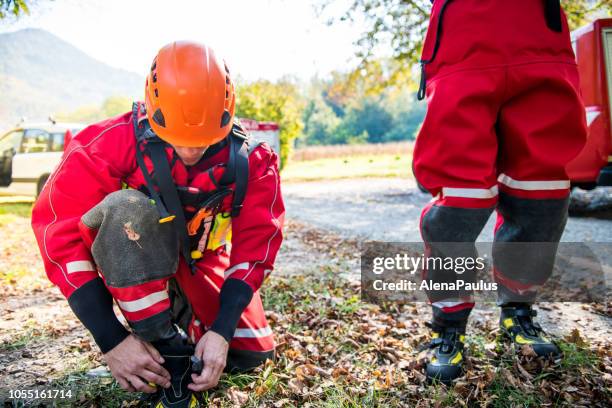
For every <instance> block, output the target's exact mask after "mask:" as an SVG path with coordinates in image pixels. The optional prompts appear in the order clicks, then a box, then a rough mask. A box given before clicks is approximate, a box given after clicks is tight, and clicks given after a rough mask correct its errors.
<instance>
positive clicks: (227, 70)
mask: <svg viewBox="0 0 612 408" xmlns="http://www.w3.org/2000/svg"><path fill="white" fill-rule="evenodd" d="M223 66H224V67H225V72H227V73H228V74H229V68H228V67H227V64H226V63H225V61H223Z"/></svg>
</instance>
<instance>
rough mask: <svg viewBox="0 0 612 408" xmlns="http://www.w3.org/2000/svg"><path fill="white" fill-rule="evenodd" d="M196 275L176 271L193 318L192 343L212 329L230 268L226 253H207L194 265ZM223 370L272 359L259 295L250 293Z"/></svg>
mask: <svg viewBox="0 0 612 408" xmlns="http://www.w3.org/2000/svg"><path fill="white" fill-rule="evenodd" d="M196 266H197V270H196V273H195V274H193V275H192V274H191V272H190V271H189V270H188V269H187V268H179V271H178V273H177V274H176V279H177V282H178V284H179V285H180V286H181V288H183V291H184V293H185V296H186V297H187V299H188V300H189V303H190V304H191V307H192V310H193V319H192V321H191V324H190V325H189V327H188V328H187V332H188V334H189V336H190V337H191V338H192V340H193V341H194V342H197V341H198V340H199V339H200V337H201V336H202V335H203V334H204V333H205V332H206V331H207V330H208V329H209V328H210V327H211V326H212V324H213V322H214V321H215V319H216V317H217V312H218V310H219V293H220V291H221V286H222V285H223V282H224V280H225V277H224V274H225V271H226V270H227V269H228V268H229V256H228V255H227V254H225V253H219V254H215V253H210V252H209V253H206V254H205V256H204V258H202V259H201V260H200V261H198V263H197V264H196ZM229 346H230V348H229V352H228V357H227V364H226V368H225V370H226V371H229V372H245V371H250V370H252V369H254V368H256V367H258V366H260V365H261V364H263V363H264V362H265V361H266V360H267V359H273V358H274V349H275V344H274V335H273V333H272V330H271V328H270V326H269V325H268V322H267V319H266V317H265V312H264V309H263V304H262V302H261V297H260V295H259V292H255V293H254V294H253V299H252V300H251V303H249V305H248V306H247V307H246V309H245V310H244V312H243V313H242V316H241V318H240V320H239V321H238V326H237V328H236V331H235V333H234V338H233V339H232V341H231V342H230V345H229Z"/></svg>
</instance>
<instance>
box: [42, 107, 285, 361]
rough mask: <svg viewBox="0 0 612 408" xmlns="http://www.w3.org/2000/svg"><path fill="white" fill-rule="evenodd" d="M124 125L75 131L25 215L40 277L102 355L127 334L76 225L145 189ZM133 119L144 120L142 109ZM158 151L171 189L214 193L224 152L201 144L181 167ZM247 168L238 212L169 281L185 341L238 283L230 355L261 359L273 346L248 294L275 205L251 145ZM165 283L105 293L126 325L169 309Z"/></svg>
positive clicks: (274, 192)
mask: <svg viewBox="0 0 612 408" xmlns="http://www.w3.org/2000/svg"><path fill="white" fill-rule="evenodd" d="M140 106H141V107H143V106H142V105H140ZM133 121H134V117H133V114H132V113H126V114H124V115H121V116H118V117H115V118H111V119H108V120H105V121H102V122H99V123H97V124H94V125H91V126H89V127H87V128H85V129H84V130H83V131H81V132H80V133H78V134H77V135H76V136H75V137H74V138H73V139H72V141H71V142H70V145H69V146H68V147H67V149H66V152H65V154H64V156H63V158H62V160H61V162H60V164H59V165H58V167H57V168H56V170H55V171H54V172H53V174H52V175H51V176H50V177H49V181H48V182H47V184H46V186H45V188H44V189H43V191H42V193H41V195H40V197H39V198H38V200H37V202H36V204H35V207H34V209H33V213H32V227H33V229H34V233H35V235H36V238H37V240H38V243H39V246H40V250H41V253H42V256H43V260H44V264H45V270H46V272H47V275H48V277H49V279H50V280H51V281H52V282H53V283H54V284H56V285H57V286H58V287H59V288H60V290H61V292H62V293H63V294H64V296H66V297H67V298H68V300H69V303H70V304H71V306H73V310H75V306H74V304H78V313H77V315H78V317H79V318H80V319H81V321H83V323H84V324H85V325H86V326H87V327H88V329H90V331H91V332H92V334H93V336H94V338H95V339H96V342H97V343H98V344H99V345H100V347H101V349H102V351H103V352H106V351H108V350H109V349H111V348H112V347H114V346H115V345H116V344H118V342H120V341H121V340H122V339H123V338H124V337H125V336H126V335H127V333H126V332H125V329H123V330H122V326H121V327H119V326H120V324H119V323H118V322H115V321H112V320H113V317H114V315H112V309H111V311H110V312H111V314H109V309H110V308H112V300H111V299H110V296H109V295H108V291H107V292H106V293H103V291H100V288H99V286H100V285H99V284H96V283H95V282H99V281H100V277H99V271H98V270H97V266H96V263H95V261H94V259H93V257H92V254H91V251H90V246H91V242H92V241H93V239H95V231H88V230H87V228H84V227H83V225H82V223H80V219H81V217H82V216H83V214H85V213H86V212H87V211H89V210H90V209H91V208H92V207H94V206H96V205H97V204H98V203H99V202H100V201H101V200H103V199H104V198H105V196H107V195H108V194H109V193H112V192H114V191H117V190H120V189H122V188H133V189H137V190H141V191H143V190H144V191H146V189H145V188H144V186H145V185H146V183H145V180H144V178H143V173H142V172H141V170H140V169H139V167H138V165H137V162H136V146H137V144H136V137H135V130H134V122H133ZM138 121H139V122H141V121H146V117H145V116H144V114H143V113H142V110H141V111H140V114H139V118H138ZM228 137H229V136H228ZM166 154H167V158H168V161H169V163H170V165H171V174H172V178H173V179H174V182H175V184H176V186H177V187H190V188H191V189H190V190H193V191H201V192H207V191H209V190H211V189H214V188H215V186H214V184H213V183H211V178H210V177H209V171H208V170H209V169H211V170H210V171H211V172H215V173H218V172H221V173H222V172H223V168H224V166H225V164H226V163H227V161H228V156H229V149H228V144H227V143H226V141H222V142H220V143H219V144H217V145H213V146H210V147H209V148H208V150H207V151H206V153H205V154H204V157H203V158H202V159H201V160H200V161H199V162H198V163H197V164H196V165H194V166H190V167H186V166H185V165H184V164H183V163H182V162H181V160H180V159H178V156H177V155H176V153H175V152H174V149H172V147H170V146H167V148H166ZM145 162H146V165H147V167H148V168H149V169H150V170H153V166H152V163H151V160H150V158H149V157H146V156H145ZM248 163H249V164H248V170H249V171H248V183H247V190H246V196H245V198H244V201H243V207H242V209H241V212H240V215H238V216H237V217H227V216H225V217H218V218H219V219H218V220H217V219H215V223H214V224H213V227H212V228H210V229H209V230H208V231H206V234H207V235H208V236H207V237H204V239H203V240H202V241H201V242H206V243H207V244H206V247H205V248H200V249H201V250H202V252H203V256H202V257H201V258H200V259H197V260H196V262H195V264H194V267H195V268H194V274H192V273H191V271H190V268H189V267H188V265H187V264H186V262H185V261H184V260H183V259H182V260H181V262H180V263H179V267H178V270H177V271H176V273H175V275H174V278H176V281H177V283H178V285H179V286H180V287H181V288H182V290H183V291H184V293H185V295H186V297H187V299H188V301H189V303H190V304H191V307H192V310H193V318H192V319H191V324H190V325H189V330H190V333H189V334H192V335H195V337H196V339H195V340H197V338H198V337H199V336H201V335H202V334H203V332H204V331H206V330H207V329H209V328H210V327H211V326H213V325H214V324H215V322H216V321H220V320H223V319H224V316H222V315H221V314H220V313H219V293H220V291H221V289H222V288H224V287H226V286H228V282H231V281H234V282H235V281H236V280H239V281H242V282H244V283H246V284H247V285H248V287H249V288H250V290H252V292H254V295H253V297H252V300H251V301H250V303H248V306H246V308H245V309H244V311H243V312H242V314H241V316H240V319H239V321H238V322H237V327H235V331H234V332H233V335H232V340H231V343H230V349H238V350H246V351H255V352H269V351H271V350H273V349H274V339H273V335H272V331H271V330H270V327H269V326H268V323H267V321H266V318H265V316H264V310H263V306H262V302H261V299H260V297H259V292H258V290H259V288H260V286H261V285H262V282H263V281H264V279H265V277H266V276H267V275H268V274H269V273H270V272H271V271H272V270H273V268H274V260H275V257H276V254H277V252H278V250H279V247H280V244H281V241H282V231H281V227H282V223H283V218H284V204H283V199H282V196H281V191H280V180H279V174H278V158H277V155H276V154H275V153H274V152H273V151H272V150H271V149H270V148H269V147H268V145H266V144H256V145H251V146H250V149H249V161H248ZM230 205H231V196H229V197H227V199H226V200H224V201H223V205H222V211H221V213H227V212H229V211H230ZM189 210H190V209H189V208H186V211H187V212H188V211H189ZM191 210H192V209H191ZM220 215H221V214H220ZM221 218H222V219H221ZM206 238H207V239H206ZM167 281H168V279H167V278H166V279H158V280H153V281H148V282H145V283H142V284H139V285H135V286H132V287H123V288H115V287H109V288H108V290H109V291H110V293H111V294H112V297H113V298H114V299H115V300H116V301H117V304H118V306H119V308H120V309H121V311H122V313H123V314H124V316H125V317H126V319H127V320H128V322H129V323H130V324H131V325H132V323H136V324H137V323H138V322H139V321H142V320H144V319H147V318H151V317H153V316H155V315H156V314H158V313H160V312H161V311H163V310H167V309H168V308H170V306H171V305H170V299H169V297H168V295H167V293H166V288H167ZM94 286H95V287H96V288H95V289H93V288H92V287H94ZM243 286H245V285H243ZM115 320H116V319H115ZM118 325H119V326H118Z"/></svg>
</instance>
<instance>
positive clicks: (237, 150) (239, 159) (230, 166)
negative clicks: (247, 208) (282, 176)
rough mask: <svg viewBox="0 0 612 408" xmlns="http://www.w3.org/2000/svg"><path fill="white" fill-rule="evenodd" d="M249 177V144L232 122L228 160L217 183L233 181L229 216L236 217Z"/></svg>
mask: <svg viewBox="0 0 612 408" xmlns="http://www.w3.org/2000/svg"><path fill="white" fill-rule="evenodd" d="M248 179H249V146H248V143H247V136H246V134H245V133H244V132H243V131H242V129H241V128H240V127H239V126H238V125H236V124H234V126H233V127H232V131H231V133H230V135H229V160H228V162H227V167H226V169H225V172H224V173H223V176H222V177H221V180H219V184H221V185H222V186H227V185H229V184H232V183H234V185H235V187H234V198H233V199H232V211H231V216H232V217H237V216H239V215H240V210H242V203H243V201H244V197H245V196H246V190H247V184H248Z"/></svg>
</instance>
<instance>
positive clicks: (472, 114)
mask: <svg viewBox="0 0 612 408" xmlns="http://www.w3.org/2000/svg"><path fill="white" fill-rule="evenodd" d="M503 78H504V74H503V70H501V69H490V70H482V71H463V72H458V73H455V74H452V75H449V76H446V77H442V78H438V79H434V80H433V81H430V83H429V85H428V88H427V89H428V90H427V96H428V108H427V114H426V116H425V121H424V123H423V126H422V128H421V131H420V133H419V136H418V137H417V142H416V146H415V150H414V165H413V168H414V173H415V177H416V178H417V180H418V181H419V183H420V184H421V185H422V186H424V187H425V188H426V189H427V190H428V191H429V192H430V193H431V194H432V195H433V196H434V200H433V201H432V202H431V203H430V204H429V205H428V206H427V207H426V208H425V209H424V210H423V213H422V216H421V223H420V227H421V235H422V238H423V241H424V242H425V248H426V251H427V255H428V256H431V257H442V258H443V257H445V256H448V254H449V252H451V253H452V256H465V257H474V256H475V254H476V249H475V246H474V244H473V243H474V242H475V240H476V238H477V237H478V235H479V234H480V232H481V230H482V228H483V227H484V225H485V224H486V222H487V220H488V219H489V216H490V215H491V213H492V211H493V209H494V207H495V205H496V203H497V182H496V168H495V161H496V157H497V151H498V145H497V136H496V133H495V123H496V120H497V112H498V108H499V105H500V103H501V98H502V93H503V87H502V84H503ZM445 243H464V244H461V245H455V246H452V245H450V246H449V245H447V244H445ZM470 273H472V275H471V276H473V271H470ZM470 273H466V274H464V275H463V276H464V277H467V276H468V275H470ZM458 277H459V275H457V274H456V273H455V271H443V270H437V269H434V268H430V269H429V270H427V271H426V272H425V276H424V278H425V279H428V280H431V281H434V282H444V281H453V282H454V281H456V279H457V278H458ZM428 296H429V299H430V302H431V303H432V308H433V320H432V326H433V337H434V340H433V341H432V347H433V348H435V350H436V352H435V361H434V360H432V361H433V362H431V363H430V364H428V366H427V374H428V376H429V377H430V378H438V379H440V380H442V381H450V380H452V379H453V378H456V377H457V376H459V375H460V373H461V362H462V356H461V353H462V348H463V335H464V332H465V326H466V323H467V319H468V316H469V314H470V311H471V309H472V307H473V306H474V303H473V300H472V297H471V294H470V293H469V292H465V291H463V292H459V291H458V292H456V293H450V292H429V293H428Z"/></svg>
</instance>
